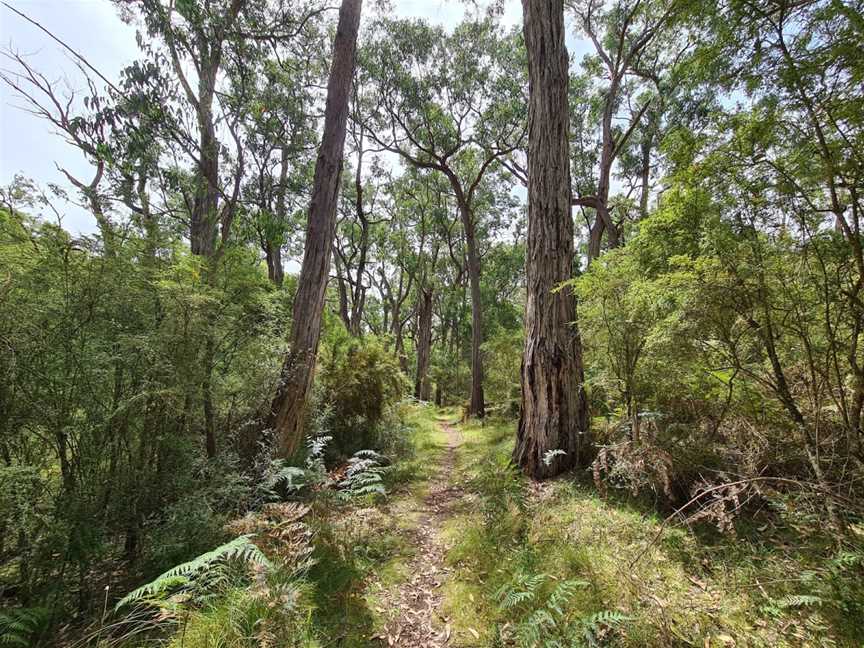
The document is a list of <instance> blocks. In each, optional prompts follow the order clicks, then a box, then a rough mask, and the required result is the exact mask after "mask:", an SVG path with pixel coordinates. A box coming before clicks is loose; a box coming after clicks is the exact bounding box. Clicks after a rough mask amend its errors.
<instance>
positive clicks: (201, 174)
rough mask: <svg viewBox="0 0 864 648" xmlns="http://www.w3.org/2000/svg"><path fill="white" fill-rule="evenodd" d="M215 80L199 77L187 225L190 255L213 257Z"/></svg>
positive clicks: (216, 203) (216, 184)
mask: <svg viewBox="0 0 864 648" xmlns="http://www.w3.org/2000/svg"><path fill="white" fill-rule="evenodd" d="M214 84H215V79H210V78H209V75H206V74H205V75H202V76H201V80H200V81H199V87H200V93H199V96H200V97H201V100H200V102H199V104H198V114H197V116H198V129H199V131H200V136H199V143H198V144H199V148H200V153H199V159H198V174H197V178H196V180H197V184H196V186H195V199H194V204H193V205H192V213H191V218H190V225H189V242H190V245H191V248H192V254H197V255H200V256H204V257H209V256H212V255H213V252H214V249H215V246H216V220H217V217H218V216H217V214H218V210H219V140H218V139H217V138H216V127H215V126H214V124H213V95H214Z"/></svg>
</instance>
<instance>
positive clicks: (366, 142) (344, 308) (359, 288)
mask: <svg viewBox="0 0 864 648" xmlns="http://www.w3.org/2000/svg"><path fill="white" fill-rule="evenodd" d="M358 82H359V81H358V78H357V76H356V75H355V79H354V92H353V96H352V104H351V113H350V115H349V122H348V135H349V137H348V146H349V149H350V154H351V156H353V158H354V161H355V166H354V168H353V169H352V173H351V174H350V177H348V176H346V177H345V179H344V181H343V185H344V187H343V191H342V200H341V202H340V209H339V213H340V215H339V219H338V223H337V229H336V240H335V244H334V247H333V253H334V260H335V266H336V277H335V278H336V282H337V290H338V293H339V316H340V317H341V318H342V321H343V322H344V323H345V327H346V328H347V329H348V331H349V332H350V333H351V334H352V335H354V336H359V335H360V334H361V332H362V323H363V319H364V314H365V309H366V299H367V297H368V292H369V289H370V288H371V287H372V281H371V280H370V276H369V272H370V267H371V265H372V262H373V259H372V258H371V254H372V248H373V247H374V243H375V240H376V238H377V237H378V232H379V230H381V228H382V227H386V225H385V223H387V222H388V221H389V219H390V212H391V211H392V204H391V198H390V196H388V195H387V192H386V191H385V187H386V185H387V184H388V183H389V182H391V181H392V174H391V173H389V172H388V170H387V169H385V168H384V166H383V165H382V162H381V160H380V159H379V158H378V156H377V155H374V151H373V150H372V149H373V148H374V147H373V146H372V143H371V141H370V138H369V137H368V136H367V134H366V126H365V124H364V123H363V121H362V119H361V118H360V117H359V115H360V114H361V111H363V110H364V108H363V105H362V104H361V102H360V98H359V95H358V92H357V84H358Z"/></svg>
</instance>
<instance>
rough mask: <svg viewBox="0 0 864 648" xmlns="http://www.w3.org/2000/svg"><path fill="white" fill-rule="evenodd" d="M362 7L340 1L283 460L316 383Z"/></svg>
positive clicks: (279, 427)
mask: <svg viewBox="0 0 864 648" xmlns="http://www.w3.org/2000/svg"><path fill="white" fill-rule="evenodd" d="M361 5H362V0H342V7H341V8H340V10H339V25H338V27H337V28H336V39H335V41H334V44H333V63H332V66H331V68H330V79H329V81H328V83H327V105H326V107H325V111H324V135H323V137H322V139H321V148H320V149H319V151H318V160H317V161H316V163H315V179H314V182H313V186H312V201H311V204H310V206H309V219H308V223H307V229H306V244H305V249H304V252H303V265H302V266H301V269H300V281H299V286H298V290H297V296H296V297H295V299H294V317H293V321H292V323H291V340H290V342H291V347H290V351H289V353H288V355H287V356H286V358H285V362H284V364H283V366H282V375H281V380H280V384H279V388H278V389H277V392H276V397H275V398H274V399H273V404H272V407H271V420H270V424H271V425H270V427H272V429H273V431H274V435H275V442H276V454H277V455H278V456H279V457H290V456H291V455H293V454H294V453H295V451H296V450H297V447H298V446H299V445H300V441H301V439H302V437H303V422H304V416H305V410H306V399H307V396H308V394H309V389H310V387H311V385H312V374H313V370H314V368H315V355H316V353H317V351H318V341H319V338H320V336H321V317H322V313H323V310H324V295H325V291H326V288H327V278H328V276H329V273H330V254H331V248H332V247H333V239H334V237H335V233H336V231H335V230H336V203H337V200H338V196H339V181H340V178H341V175H342V155H343V151H344V147H345V130H346V125H347V120H348V94H349V91H350V88H351V79H352V76H353V73H354V62H355V59H356V51H357V30H358V28H359V25H360V8H361Z"/></svg>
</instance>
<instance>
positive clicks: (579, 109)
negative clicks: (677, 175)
mask: <svg viewBox="0 0 864 648" xmlns="http://www.w3.org/2000/svg"><path fill="white" fill-rule="evenodd" d="M567 6H568V8H569V9H570V10H571V11H572V12H573V14H574V15H575V17H576V21H577V24H578V26H579V28H580V29H581V31H582V32H583V33H584V34H585V36H587V37H588V39H589V40H590V42H591V43H592V45H593V48H594V54H593V55H591V56H587V57H586V59H585V61H584V64H583V66H584V75H583V76H581V77H574V79H573V86H572V88H571V98H570V101H571V110H573V115H574V120H575V122H576V123H575V131H576V140H575V141H574V152H573V157H574V170H575V172H576V178H575V180H576V182H575V186H574V190H575V191H574V193H575V194H576V195H574V196H573V199H572V203H573V205H574V206H576V207H580V208H582V209H583V210H584V209H586V208H587V209H590V210H591V211H592V212H593V220H592V221H590V224H589V240H588V259H589V261H590V260H591V259H595V258H597V256H599V254H600V251H601V247H602V243H603V236H604V234H605V236H606V239H607V241H608V244H609V246H610V247H616V246H617V245H619V243H620V241H621V232H620V231H619V230H620V225H619V224H618V223H616V222H615V221H614V220H613V218H612V213H611V210H612V205H611V202H610V193H611V190H612V183H613V179H614V178H613V172H614V167H615V163H616V161H617V160H618V159H619V158H620V157H621V156H622V153H623V152H624V151H625V150H626V147H627V146H628V143H629V142H630V140H631V137H633V135H634V134H636V133H638V134H639V136H638V139H639V144H640V151H639V156H640V157H639V167H638V171H637V173H638V177H639V180H640V189H641V192H640V198H639V205H640V208H641V213H642V214H643V215H644V214H645V213H646V212H647V202H648V197H649V192H650V187H649V182H650V171H651V153H652V149H653V148H655V147H656V145H657V142H656V141H655V137H656V131H657V128H658V121H659V119H660V114H661V112H662V108H661V104H662V103H663V101H664V97H663V94H664V93H668V92H669V90H670V88H669V77H670V76H672V75H673V74H674V73H675V70H676V68H677V66H678V65H679V63H680V61H681V58H682V57H683V55H684V54H685V53H686V52H687V50H688V49H689V46H690V44H689V42H688V40H687V34H686V30H683V28H682V25H683V23H684V18H685V16H686V10H687V5H686V4H685V2H683V1H682V0H675V1H673V2H643V1H642V0H616V2H614V3H612V4H611V5H607V4H606V3H604V2H601V1H600V0H568V2H567ZM592 95H595V96H592ZM618 122H621V123H622V124H623V125H619V124H618ZM640 130H641V132H640ZM597 131H599V132H597ZM595 132H597V136H596V140H595V139H594V138H593V137H591V135H592V134H593V133H595ZM598 151H599V154H598ZM631 166H632V165H631ZM633 189H635V186H631V189H630V192H629V193H632V191H633ZM629 193H628V196H629Z"/></svg>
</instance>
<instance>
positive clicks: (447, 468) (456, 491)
mask: <svg viewBox="0 0 864 648" xmlns="http://www.w3.org/2000/svg"><path fill="white" fill-rule="evenodd" d="M438 425H440V427H441V429H442V431H443V432H444V433H445V434H446V439H447V440H446V443H447V450H446V452H444V453H442V454H441V455H440V456H441V459H440V461H439V463H438V465H437V466H436V467H435V468H434V469H433V474H432V476H431V478H430V479H429V481H428V482H427V488H428V490H427V492H426V493H425V495H423V496H422V498H419V499H418V498H415V499H413V500H409V501H408V502H407V504H408V506H407V508H406V507H405V506H403V507H402V510H401V511H400V513H401V514H402V515H405V514H407V515H408V516H409V517H410V518H412V519H413V520H414V526H413V527H411V528H409V529H408V530H406V537H407V539H408V540H409V542H410V543H411V545H412V547H413V548H414V555H413V557H412V558H411V560H410V561H409V562H408V564H407V574H408V578H407V579H406V580H404V581H403V582H401V583H398V584H396V586H395V587H393V588H391V589H390V590H389V591H384V592H383V594H382V596H381V597H380V604H382V605H383V606H384V607H385V608H386V609H387V610H388V611H389V613H388V619H387V621H386V622H385V624H384V628H383V631H382V632H381V634H380V635H379V638H380V639H382V640H385V641H386V642H387V644H388V645H389V646H405V648H419V647H423V646H429V647H430V648H433V647H438V646H446V645H447V644H448V643H449V640H450V637H451V633H452V628H451V625H450V622H449V621H450V619H449V618H448V617H447V616H446V615H445V614H444V613H443V611H442V594H441V586H442V583H443V582H444V581H445V580H446V579H447V578H448V576H449V574H450V571H451V570H450V568H449V567H447V565H446V564H445V554H446V551H447V547H446V545H445V542H444V540H443V539H442V537H441V533H442V529H443V526H444V523H445V522H446V521H447V520H448V519H450V518H452V517H453V515H454V506H455V505H456V504H457V503H458V502H459V500H460V499H461V497H462V494H463V489H462V488H461V486H460V485H459V484H458V483H456V482H455V481H454V479H455V478H456V477H457V476H456V475H455V474H454V469H455V467H456V453H457V451H458V447H459V445H460V443H461V435H460V433H459V431H458V430H457V428H456V427H454V426H453V425H451V424H450V423H448V422H447V421H446V420H439V421H438Z"/></svg>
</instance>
